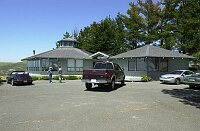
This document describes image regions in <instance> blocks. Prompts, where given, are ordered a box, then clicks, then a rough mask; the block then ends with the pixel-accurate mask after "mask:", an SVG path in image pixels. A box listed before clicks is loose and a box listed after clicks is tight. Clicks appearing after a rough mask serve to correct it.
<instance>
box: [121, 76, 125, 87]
mask: <svg viewBox="0 0 200 131" xmlns="http://www.w3.org/2000/svg"><path fill="white" fill-rule="evenodd" d="M124 79H125V78H123V80H122V81H121V85H122V86H123V85H125V80H124Z"/></svg>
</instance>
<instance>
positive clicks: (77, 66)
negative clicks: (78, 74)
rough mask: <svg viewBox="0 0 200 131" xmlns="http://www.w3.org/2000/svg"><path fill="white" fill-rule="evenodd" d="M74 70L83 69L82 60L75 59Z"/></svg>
mask: <svg viewBox="0 0 200 131" xmlns="http://www.w3.org/2000/svg"><path fill="white" fill-rule="evenodd" d="M76 71H83V60H76Z"/></svg>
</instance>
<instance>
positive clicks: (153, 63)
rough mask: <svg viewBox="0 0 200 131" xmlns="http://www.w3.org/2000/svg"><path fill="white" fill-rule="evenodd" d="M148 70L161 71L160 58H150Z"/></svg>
mask: <svg viewBox="0 0 200 131" xmlns="http://www.w3.org/2000/svg"><path fill="white" fill-rule="evenodd" d="M148 70H149V71H158V70H159V58H149V64H148Z"/></svg>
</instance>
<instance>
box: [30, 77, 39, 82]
mask: <svg viewBox="0 0 200 131" xmlns="http://www.w3.org/2000/svg"><path fill="white" fill-rule="evenodd" d="M31 77H32V80H33V81H36V80H40V78H39V77H37V76H31Z"/></svg>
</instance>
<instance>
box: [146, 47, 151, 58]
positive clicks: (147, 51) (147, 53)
mask: <svg viewBox="0 0 200 131" xmlns="http://www.w3.org/2000/svg"><path fill="white" fill-rule="evenodd" d="M146 47H147V49H146V56H148V55H149V50H150V49H149V48H150V45H147V46H146Z"/></svg>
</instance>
